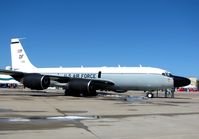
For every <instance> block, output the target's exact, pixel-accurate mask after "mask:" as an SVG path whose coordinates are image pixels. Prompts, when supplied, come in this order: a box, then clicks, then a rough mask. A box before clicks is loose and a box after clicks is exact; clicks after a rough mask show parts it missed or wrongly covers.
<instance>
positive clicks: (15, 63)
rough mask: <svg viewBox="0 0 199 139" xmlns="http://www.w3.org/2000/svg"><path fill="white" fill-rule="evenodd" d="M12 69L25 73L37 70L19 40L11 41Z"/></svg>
mask: <svg viewBox="0 0 199 139" xmlns="http://www.w3.org/2000/svg"><path fill="white" fill-rule="evenodd" d="M10 47H11V60H12V69H13V70H17V71H23V72H34V71H35V70H36V69H37V68H36V67H35V66H34V65H32V63H31V62H30V60H29V58H28V56H27V55H26V52H25V51H24V49H23V47H22V45H21V43H20V41H19V39H18V38H15V39H11V45H10Z"/></svg>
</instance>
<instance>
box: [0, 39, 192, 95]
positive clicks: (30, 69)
mask: <svg viewBox="0 0 199 139" xmlns="http://www.w3.org/2000/svg"><path fill="white" fill-rule="evenodd" d="M11 58H12V70H0V73H4V74H8V75H10V76H12V77H13V78H14V79H16V80H18V81H20V82H21V83H23V85H24V86H25V87H28V88H31V89H36V90H42V89H46V88H48V87H49V86H62V87H64V88H65V95H77V96H95V95H97V93H96V90H108V91H115V92H126V91H128V90H143V91H149V93H148V94H147V95H148V97H153V94H152V93H151V92H152V91H154V90H160V89H168V88H174V87H181V86H186V85H188V84H190V80H189V79H187V78H184V77H179V76H174V75H172V74H171V73H170V72H168V71H166V70H163V69H159V68H153V67H79V68H77V67H76V68H75V67H72V68H37V67H35V66H34V65H33V64H32V63H31V62H30V60H29V58H28V56H27V55H26V53H25V51H24V49H23V47H22V45H21V43H20V40H19V39H17V38H15V39H12V40H11Z"/></svg>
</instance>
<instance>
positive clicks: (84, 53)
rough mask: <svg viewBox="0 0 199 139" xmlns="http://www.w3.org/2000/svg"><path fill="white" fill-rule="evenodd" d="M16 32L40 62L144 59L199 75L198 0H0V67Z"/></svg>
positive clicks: (177, 71)
mask: <svg viewBox="0 0 199 139" xmlns="http://www.w3.org/2000/svg"><path fill="white" fill-rule="evenodd" d="M13 37H25V38H26V39H24V40H22V41H21V42H22V44H23V46H24V48H25V50H26V52H27V54H28V55H29V58H30V59H31V61H32V63H33V64H34V65H35V66H37V67H58V66H63V67H68V66H69V67H70V66H75V67H78V66H81V65H83V66H89V67H90V66H91V67H93V66H117V65H118V64H119V65H121V66H139V65H140V64H141V65H142V66H152V67H159V68H163V69H166V70H168V71H170V72H172V73H174V74H177V75H182V76H196V77H198V78H199V62H198V59H199V58H198V57H199V55H198V52H199V1H198V0H50V1H49V0H28V1H27V0H16V1H13V0H1V1H0V68H5V66H7V65H11V62H10V39H11V38H13Z"/></svg>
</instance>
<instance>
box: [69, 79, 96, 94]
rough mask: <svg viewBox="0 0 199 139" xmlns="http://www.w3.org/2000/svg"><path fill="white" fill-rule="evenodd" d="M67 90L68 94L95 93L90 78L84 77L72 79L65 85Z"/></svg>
mask: <svg viewBox="0 0 199 139" xmlns="http://www.w3.org/2000/svg"><path fill="white" fill-rule="evenodd" d="M67 91H69V92H70V95H80V96H81V95H82V94H83V95H84V96H94V95H96V90H95V88H94V86H93V83H92V80H89V79H88V80H86V79H72V80H71V81H70V82H69V83H68V86H67V89H66V95H67V93H68V92H67Z"/></svg>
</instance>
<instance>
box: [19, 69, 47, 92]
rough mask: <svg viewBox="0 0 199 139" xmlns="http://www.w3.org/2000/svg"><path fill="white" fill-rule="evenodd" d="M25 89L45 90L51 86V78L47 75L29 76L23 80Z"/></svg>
mask: <svg viewBox="0 0 199 139" xmlns="http://www.w3.org/2000/svg"><path fill="white" fill-rule="evenodd" d="M22 83H23V85H24V86H25V87H28V88H31V89H36V90H43V89H46V88H48V87H49V86H50V78H49V77H48V76H46V75H41V74H36V73H35V74H28V75H26V76H25V77H24V78H23V81H22Z"/></svg>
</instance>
